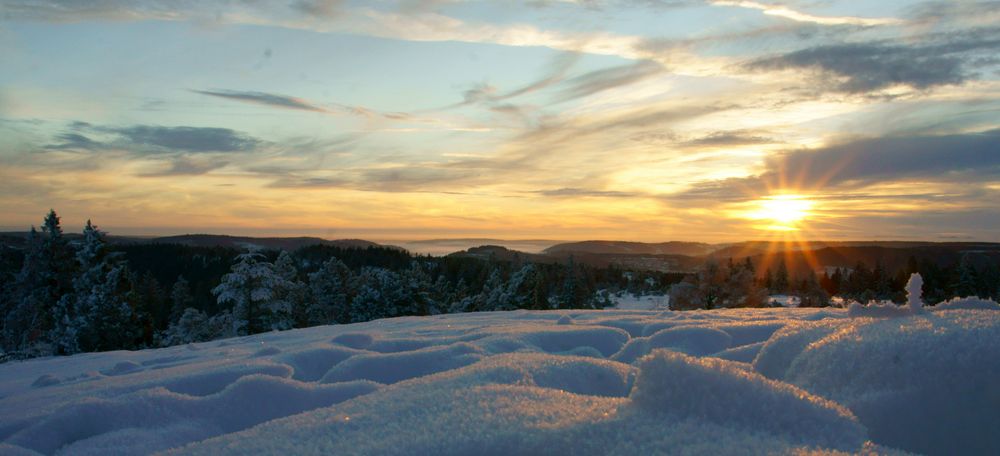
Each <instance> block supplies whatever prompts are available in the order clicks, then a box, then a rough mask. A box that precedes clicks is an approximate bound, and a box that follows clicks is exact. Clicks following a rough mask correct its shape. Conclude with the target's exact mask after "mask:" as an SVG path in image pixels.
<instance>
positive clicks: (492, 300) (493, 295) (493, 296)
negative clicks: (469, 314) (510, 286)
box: [468, 268, 506, 312]
mask: <svg viewBox="0 0 1000 456" xmlns="http://www.w3.org/2000/svg"><path fill="white" fill-rule="evenodd" d="M505 291H506V290H505V287H504V283H503V276H502V275H501V274H500V268H493V270H492V271H490V276H489V277H487V278H486V282H484V283H483V290H482V291H481V292H480V293H479V296H478V297H477V299H476V306H475V308H474V309H468V310H472V311H480V312H482V311H486V312H489V311H493V310H498V309H499V307H500V306H501V305H502V304H503V295H504V292H505Z"/></svg>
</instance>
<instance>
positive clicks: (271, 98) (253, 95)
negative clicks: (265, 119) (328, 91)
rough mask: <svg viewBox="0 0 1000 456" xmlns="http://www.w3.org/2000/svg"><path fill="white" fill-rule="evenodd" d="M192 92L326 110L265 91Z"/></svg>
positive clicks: (286, 106) (264, 103) (279, 105)
mask: <svg viewBox="0 0 1000 456" xmlns="http://www.w3.org/2000/svg"><path fill="white" fill-rule="evenodd" d="M192 92H194V93H200V94H202V95H208V96H210V97H218V98H225V99H228V100H236V101H244V102H249V103H257V104H262V105H267V106H275V107H279V108H287V109H298V110H302V111H314V112H326V110H325V109H323V108H320V107H318V106H316V105H314V104H311V103H309V102H307V101H305V100H302V99H301V98H295V97H288V96H284V95H275V94H273V93H265V92H240V91H236V90H192Z"/></svg>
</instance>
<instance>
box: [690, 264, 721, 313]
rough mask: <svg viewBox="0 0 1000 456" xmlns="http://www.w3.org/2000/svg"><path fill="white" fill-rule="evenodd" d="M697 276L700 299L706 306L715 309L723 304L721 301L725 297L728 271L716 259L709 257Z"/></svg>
mask: <svg viewBox="0 0 1000 456" xmlns="http://www.w3.org/2000/svg"><path fill="white" fill-rule="evenodd" d="M695 277H696V281H695V283H696V284H697V287H698V293H699V295H700V301H701V302H703V303H704V304H705V308H706V309H714V308H716V307H718V306H719V305H720V304H721V302H720V301H721V300H722V299H724V294H725V291H726V290H725V287H726V280H727V278H728V271H727V270H726V269H725V268H723V267H722V266H721V265H719V263H718V262H717V261H715V259H709V260H708V261H706V262H705V265H704V266H702V268H701V269H699V270H698V273H697V275H696V276H695Z"/></svg>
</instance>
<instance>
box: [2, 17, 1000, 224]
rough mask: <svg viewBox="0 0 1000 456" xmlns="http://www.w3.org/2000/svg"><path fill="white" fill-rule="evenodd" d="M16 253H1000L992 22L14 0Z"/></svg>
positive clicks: (6, 104)
mask: <svg viewBox="0 0 1000 456" xmlns="http://www.w3.org/2000/svg"><path fill="white" fill-rule="evenodd" d="M0 68H2V71H0V229H3V230H24V229H27V228H28V227H29V226H31V225H38V224H40V223H41V220H42V218H43V216H44V215H45V213H46V212H47V211H48V210H49V209H50V208H52V209H55V210H56V211H57V212H58V213H59V214H60V216H61V217H62V219H63V223H64V225H65V226H66V227H67V229H69V230H73V229H76V228H78V227H80V226H82V225H83V224H84V222H85V221H86V220H87V219H92V220H93V221H94V223H95V224H96V225H98V226H99V227H101V228H102V229H104V230H106V231H109V232H111V233H113V234H122V235H165V234H182V233H218V234H238V235H271V236H274V235H277V236H297V235H310V236H320V237H325V238H331V239H333V238H365V239H373V240H406V239H430V238H468V237H493V238H503V239H559V240H583V239H616V240H631V241H667V240H684V241H704V242H729V241H739V240H748V239H769V238H774V237H788V236H794V237H796V238H800V239H816V240H818V239H823V240H848V239H852V240H857V239H900V240H931V241H973V240H977V241H1000V229H998V228H997V227H998V226H1000V2H996V1H987V2H972V1H951V2H946V1H931V2H925V1H912V2H911V1H891V0H890V1H879V2H867V1H866V2H861V1H838V0H812V1H784V2H773V1H759V2H757V1H730V0H710V1H694V0H674V1H671V0H608V1H602V0H590V1H585V0H578V1H572V0H549V1H545V0H537V1H528V2H514V1H488V2H485V1H460V0H453V1H448V0H436V1H435V0H401V1H368V2H356V1H348V0H285V1H264V0H202V1H195V0H172V1H167V0H135V1H123V0H93V1H87V2H80V1H73V0H48V1H35V0H0Z"/></svg>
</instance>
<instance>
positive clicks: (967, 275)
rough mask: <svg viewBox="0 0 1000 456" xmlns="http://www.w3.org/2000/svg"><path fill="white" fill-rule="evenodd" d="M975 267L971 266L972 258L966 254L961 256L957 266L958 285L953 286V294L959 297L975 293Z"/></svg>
mask: <svg viewBox="0 0 1000 456" xmlns="http://www.w3.org/2000/svg"><path fill="white" fill-rule="evenodd" d="M976 275H977V274H976V267H975V266H974V265H973V264H972V256H971V255H969V254H968V253H966V254H964V255H962V259H961V261H960V262H959V264H958V283H956V284H955V293H957V294H958V296H960V297H963V298H964V297H967V296H973V295H975V294H976V292H977V288H978V287H977V286H976Z"/></svg>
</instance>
